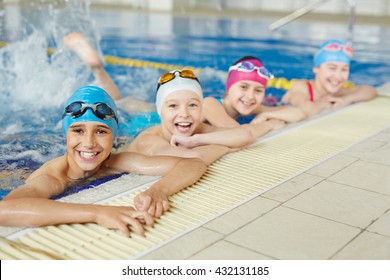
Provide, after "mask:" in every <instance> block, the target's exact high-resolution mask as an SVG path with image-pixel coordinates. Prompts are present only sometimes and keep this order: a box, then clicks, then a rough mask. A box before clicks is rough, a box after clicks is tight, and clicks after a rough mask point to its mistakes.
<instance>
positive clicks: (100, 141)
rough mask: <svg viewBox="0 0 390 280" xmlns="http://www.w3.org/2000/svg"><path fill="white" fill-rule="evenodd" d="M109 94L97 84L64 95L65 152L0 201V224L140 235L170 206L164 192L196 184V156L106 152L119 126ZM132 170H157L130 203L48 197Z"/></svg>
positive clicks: (150, 172) (199, 170)
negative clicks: (78, 226)
mask: <svg viewBox="0 0 390 280" xmlns="http://www.w3.org/2000/svg"><path fill="white" fill-rule="evenodd" d="M116 116H117V112H116V106H115V103H114V101H113V99H112V98H111V97H110V96H109V95H108V94H107V93H106V92H105V91H104V90H103V89H101V88H98V87H95V86H86V87H82V88H79V89H78V90H76V91H75V92H74V93H73V95H72V96H71V97H70V98H69V99H68V101H67V103H66V108H65V110H64V114H63V117H62V126H63V130H64V133H65V135H66V149H67V153H66V154H65V155H63V156H60V157H58V158H55V159H53V160H50V161H49V162H47V163H46V164H44V165H43V166H42V167H40V168H39V169H38V170H36V171H35V172H33V173H32V174H31V175H30V176H29V177H28V178H27V180H26V182H25V184H24V185H22V186H20V187H18V188H16V189H14V190H13V191H11V192H10V193H9V194H8V195H7V196H6V197H4V199H3V200H2V201H0V225H3V226H47V225H56V224H63V223H89V222H91V223H96V224H99V225H101V226H104V227H106V228H109V229H116V230H120V231H121V232H122V233H123V234H125V235H129V228H128V226H132V227H134V230H135V231H136V232H137V233H139V234H144V229H143V226H142V224H143V223H146V225H148V226H152V225H153V217H152V216H155V217H159V216H161V215H162V213H163V212H164V211H166V210H168V208H169V202H168V197H169V196H170V195H172V194H174V193H176V192H177V191H179V190H181V189H183V188H185V187H187V186H189V185H191V184H193V183H195V182H196V181H197V180H198V179H199V178H200V177H201V176H202V174H203V173H204V172H205V171H206V165H205V164H204V163H203V162H202V161H201V160H199V159H182V158H179V157H168V156H160V157H147V156H144V155H141V154H137V153H130V152H124V153H118V154H111V150H112V144H113V140H114V135H115V133H116V130H117V127H118V119H117V117H116ZM121 172H137V173H140V174H146V175H161V176H163V177H162V178H161V179H160V180H159V181H157V182H155V183H154V184H153V185H152V186H151V187H150V188H149V189H147V190H145V191H144V192H142V193H140V194H138V195H137V196H136V197H135V199H134V205H135V206H136V208H137V210H135V209H134V208H133V207H130V206H129V207H127V206H104V205H97V204H93V205H92V204H76V203H64V202H60V201H55V200H51V199H50V198H51V197H53V196H56V195H59V194H61V193H63V192H64V191H65V190H66V188H68V187H71V186H72V185H75V184H77V183H79V182H82V181H88V180H89V179H93V178H95V179H96V178H100V177H102V176H105V175H107V174H112V173H121Z"/></svg>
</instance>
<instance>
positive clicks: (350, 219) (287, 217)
mask: <svg viewBox="0 0 390 280" xmlns="http://www.w3.org/2000/svg"><path fill="white" fill-rule="evenodd" d="M142 259H230V260H231V259H284V260H290V259H301V260H302V259H305V260H306V259H321V260H323V259H353V260H354V259H372V260H379V259H387V260H390V129H386V130H384V131H382V132H381V133H379V134H377V135H375V136H373V137H370V138H368V139H366V140H364V141H362V142H360V143H358V144H355V145H354V146H352V147H350V148H349V149H347V150H345V151H343V152H341V153H339V154H337V155H336V156H334V157H332V158H330V159H328V160H326V161H324V162H322V163H320V164H319V165H317V166H315V167H313V168H311V169H309V170H307V171H306V172H304V173H302V174H299V175H297V176H296V177H294V178H292V179H290V180H289V181H287V182H285V183H283V184H281V185H279V186H277V187H275V188H273V189H271V190H270V191H268V192H265V193H263V194H262V195H260V196H258V197H256V198H254V199H253V200H251V201H249V202H247V203H245V204H243V205H241V206H239V207H237V208H235V209H233V210H232V211H230V212H228V213H226V214H224V215H222V216H220V217H218V218H216V219H214V220H212V221H210V222H208V223H206V224H204V225H203V226H201V227H199V228H197V229H195V230H193V231H191V232H189V233H187V234H185V235H183V236H181V237H179V238H178V239H176V240H173V241H172V242H170V243H168V244H166V245H164V246H162V247H160V248H158V249H157V250H154V251H153V252H151V253H149V254H147V255H144V256H143V257H142Z"/></svg>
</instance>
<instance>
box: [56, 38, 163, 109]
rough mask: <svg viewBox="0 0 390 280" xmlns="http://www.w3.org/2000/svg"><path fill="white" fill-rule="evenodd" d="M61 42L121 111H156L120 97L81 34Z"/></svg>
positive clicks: (133, 99) (141, 103)
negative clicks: (85, 67)
mask: <svg viewBox="0 0 390 280" xmlns="http://www.w3.org/2000/svg"><path fill="white" fill-rule="evenodd" d="M63 40H64V43H65V45H66V46H67V47H68V48H69V49H71V50H72V51H73V52H74V53H75V54H76V55H77V56H78V57H79V58H80V59H81V61H83V62H84V64H85V65H86V66H87V67H89V68H90V69H91V71H92V74H93V76H94V78H95V84H96V85H97V86H99V87H101V88H102V89H104V90H105V91H106V92H107V93H108V94H110V95H111V97H112V98H113V99H114V100H115V101H116V104H117V105H118V106H119V107H120V108H121V109H123V110H125V111H127V112H130V113H136V112H150V111H155V110H156V108H155V107H154V105H153V104H151V103H147V102H144V101H142V100H139V99H136V98H135V97H133V96H128V97H122V96H121V94H120V92H119V89H118V87H117V86H116V84H115V83H114V81H113V80H112V78H111V77H110V75H108V73H107V71H106V69H105V68H104V63H103V61H102V60H101V58H100V56H99V55H98V54H97V52H96V51H95V50H94V49H93V47H92V46H91V45H90V44H89V42H88V41H87V39H86V38H85V37H84V36H83V35H82V34H81V33H78V32H73V33H70V34H68V35H66V36H64V38H63Z"/></svg>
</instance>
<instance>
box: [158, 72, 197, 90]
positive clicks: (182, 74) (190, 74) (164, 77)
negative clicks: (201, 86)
mask: <svg viewBox="0 0 390 280" xmlns="http://www.w3.org/2000/svg"><path fill="white" fill-rule="evenodd" d="M176 73H179V76H180V77H182V78H187V79H193V80H196V81H197V82H198V83H199V80H198V77H197V76H196V75H195V73H194V72H193V71H192V70H189V69H184V70H176V71H173V72H166V73H164V74H162V75H161V77H160V79H159V80H158V84H157V90H158V89H159V88H160V86H161V85H163V84H165V83H168V82H170V81H172V80H173V79H174V78H176Z"/></svg>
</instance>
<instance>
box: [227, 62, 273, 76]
mask: <svg viewBox="0 0 390 280" xmlns="http://www.w3.org/2000/svg"><path fill="white" fill-rule="evenodd" d="M233 70H237V71H240V72H252V71H255V70H257V74H258V75H259V76H260V77H262V78H264V79H267V80H268V79H271V78H273V77H274V75H272V74H271V73H270V72H269V71H268V70H267V68H265V67H263V66H262V67H258V66H255V65H254V64H253V63H252V62H250V61H243V62H240V63H238V64H236V65H233V66H230V68H229V72H230V71H233Z"/></svg>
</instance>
